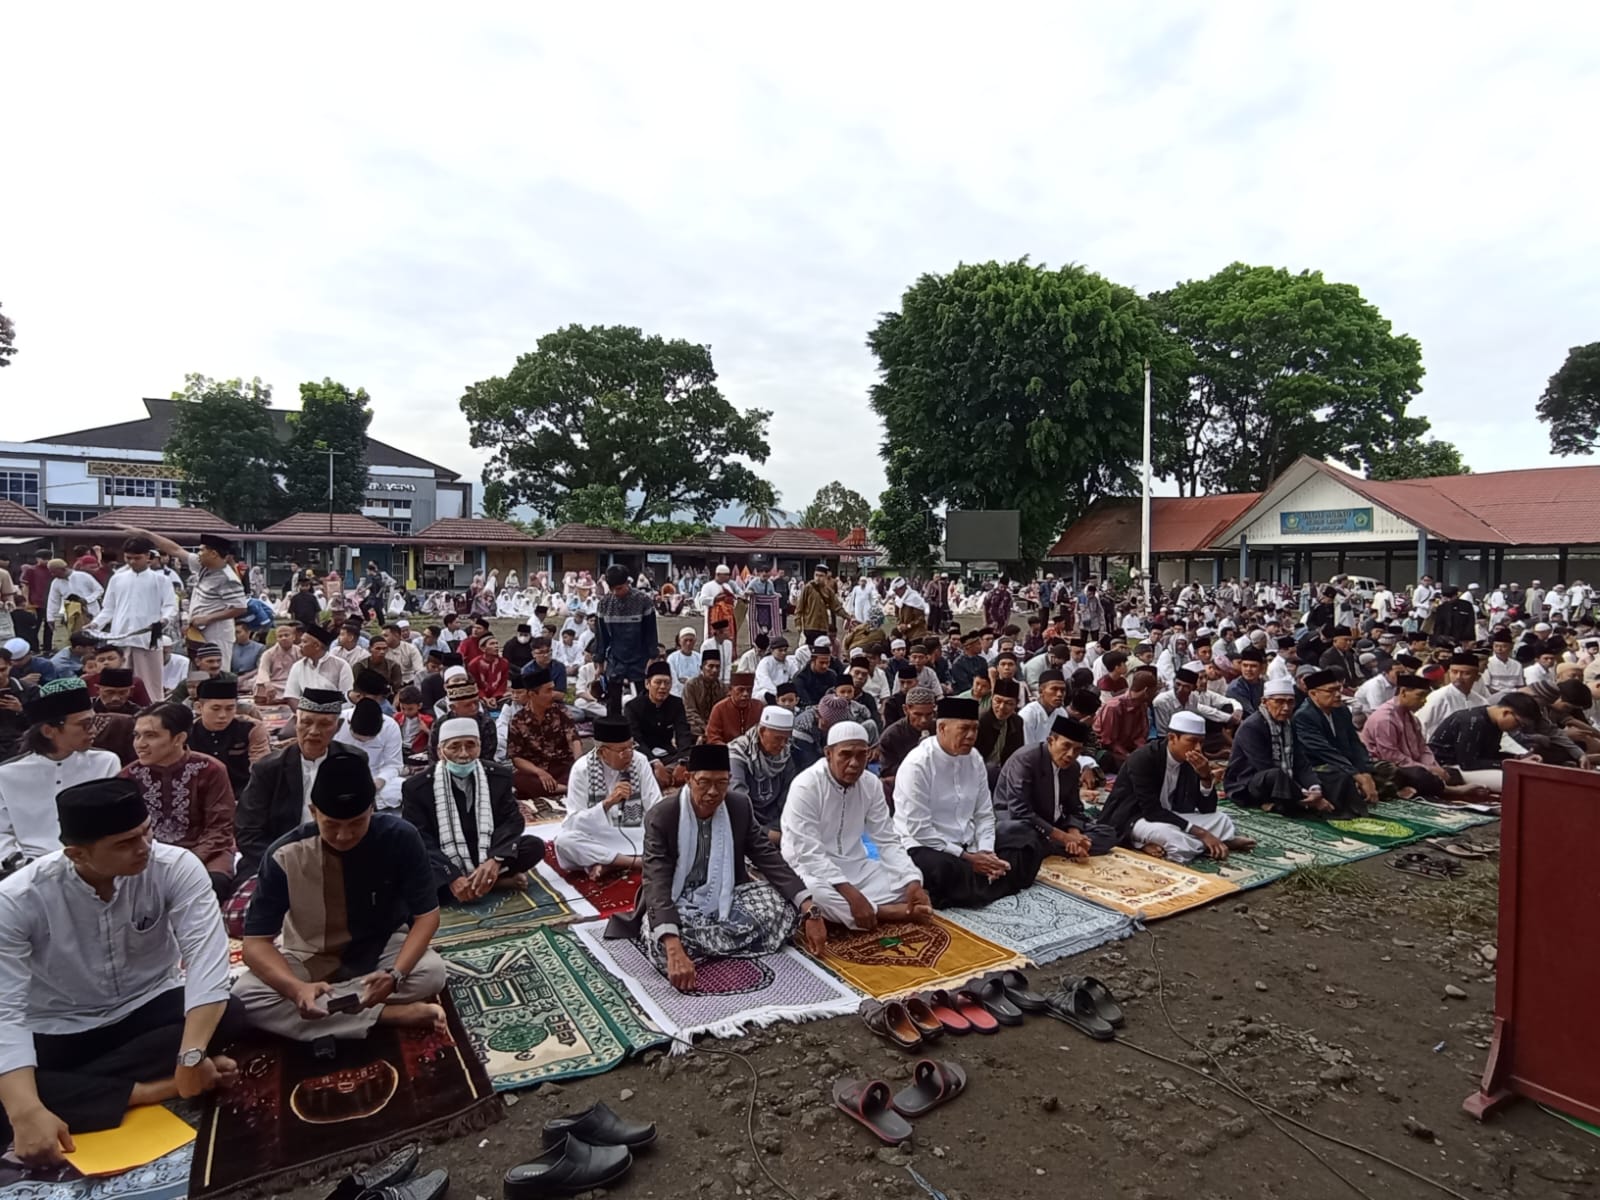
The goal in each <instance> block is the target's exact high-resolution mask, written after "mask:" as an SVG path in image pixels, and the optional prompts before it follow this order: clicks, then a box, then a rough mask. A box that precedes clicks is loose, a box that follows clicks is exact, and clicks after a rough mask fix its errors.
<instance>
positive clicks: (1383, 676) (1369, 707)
mask: <svg viewBox="0 0 1600 1200" xmlns="http://www.w3.org/2000/svg"><path fill="white" fill-rule="evenodd" d="M1408 664H1409V665H1408ZM1421 667H1422V664H1421V663H1420V662H1418V661H1417V660H1416V659H1414V658H1411V657H1410V656H1409V655H1408V656H1406V657H1405V658H1404V659H1403V660H1402V659H1399V658H1396V659H1392V660H1390V663H1389V669H1388V670H1387V671H1379V672H1378V673H1377V674H1376V675H1374V676H1373V677H1372V678H1371V679H1368V680H1366V681H1365V682H1364V683H1362V685H1361V686H1360V687H1358V688H1357V689H1356V694H1355V695H1354V696H1351V697H1350V699H1349V701H1348V702H1347V703H1346V705H1345V707H1346V708H1348V709H1349V710H1350V717H1351V719H1352V720H1354V721H1355V723H1356V728H1357V729H1360V728H1361V727H1362V726H1363V725H1365V724H1366V723H1367V718H1368V717H1370V716H1371V715H1372V714H1373V713H1375V712H1377V711H1378V706H1379V705H1381V704H1387V703H1388V702H1389V701H1390V700H1393V699H1394V695H1395V681H1396V680H1397V679H1399V678H1400V676H1402V675H1410V674H1411V673H1412V672H1413V671H1416V670H1420V669H1421Z"/></svg>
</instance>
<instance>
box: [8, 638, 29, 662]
mask: <svg viewBox="0 0 1600 1200" xmlns="http://www.w3.org/2000/svg"><path fill="white" fill-rule="evenodd" d="M29 649H30V647H29V645H28V642H27V639H26V638H19V637H14V638H8V639H6V644H5V652H6V653H7V654H9V655H10V656H11V657H12V658H16V657H17V656H18V655H22V654H26V653H27V652H28V650H29Z"/></svg>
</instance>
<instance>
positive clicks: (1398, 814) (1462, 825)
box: [1372, 800, 1499, 837]
mask: <svg viewBox="0 0 1600 1200" xmlns="http://www.w3.org/2000/svg"><path fill="white" fill-rule="evenodd" d="M1372 815H1373V816H1375V817H1386V818H1389V819H1391V820H1395V821H1403V822H1405V824H1407V825H1415V826H1416V827H1417V828H1419V829H1424V830H1426V832H1427V834H1428V836H1429V837H1437V836H1438V835H1439V834H1441V833H1442V834H1456V833H1460V832H1462V831H1463V830H1466V829H1473V828H1475V827H1476V826H1479V825H1490V824H1493V823H1494V822H1495V821H1496V820H1498V819H1499V818H1497V817H1491V816H1488V815H1486V814H1484V813H1480V812H1473V811H1472V810H1471V809H1466V808H1448V807H1446V806H1444V805H1441V804H1427V803H1425V802H1423V801H1420V800H1387V801H1385V802H1384V803H1382V804H1380V805H1378V807H1377V808H1376V809H1375V810H1373V814H1372Z"/></svg>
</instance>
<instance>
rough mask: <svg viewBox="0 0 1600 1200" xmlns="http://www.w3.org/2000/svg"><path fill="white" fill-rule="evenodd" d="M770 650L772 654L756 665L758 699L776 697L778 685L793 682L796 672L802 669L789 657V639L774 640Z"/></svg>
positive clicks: (777, 638) (776, 638)
mask: <svg viewBox="0 0 1600 1200" xmlns="http://www.w3.org/2000/svg"><path fill="white" fill-rule="evenodd" d="M768 649H769V650H770V651H771V653H770V654H768V655H767V656H766V657H765V658H763V659H762V660H761V661H760V662H759V663H757V664H756V690H755V696H756V698H757V699H761V698H763V697H765V696H770V695H776V694H777V691H778V685H779V684H781V683H789V682H790V681H792V680H793V679H794V676H795V672H796V671H798V670H799V669H800V668H799V666H798V665H797V664H796V663H795V661H794V660H793V659H791V658H790V657H789V639H788V638H785V637H775V638H773V639H772V641H771V643H770V644H769V646H768Z"/></svg>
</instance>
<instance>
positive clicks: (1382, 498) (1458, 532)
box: [1219, 463, 1527, 543]
mask: <svg viewBox="0 0 1600 1200" xmlns="http://www.w3.org/2000/svg"><path fill="white" fill-rule="evenodd" d="M1321 465H1322V468H1323V470H1324V471H1326V473H1327V474H1329V475H1330V476H1332V477H1333V478H1334V479H1337V480H1338V481H1339V482H1340V483H1342V484H1344V485H1345V486H1346V487H1348V488H1349V489H1350V490H1351V491H1353V492H1356V493H1357V494H1358V495H1361V496H1365V497H1366V498H1367V499H1368V500H1371V501H1372V502H1373V503H1374V504H1376V505H1379V506H1380V507H1382V508H1387V509H1388V510H1389V511H1390V512H1392V513H1394V514H1395V515H1396V516H1398V517H1404V518H1405V519H1406V520H1407V521H1410V522H1411V523H1412V524H1413V525H1419V526H1421V527H1422V528H1423V529H1426V530H1427V531H1428V532H1429V533H1430V534H1432V535H1433V536H1434V537H1437V538H1443V539H1444V540H1445V541H1448V542H1490V543H1498V542H1502V541H1504V540H1505V539H1504V538H1503V537H1502V536H1501V535H1500V534H1499V532H1498V531H1496V530H1495V528H1494V527H1493V526H1492V525H1490V524H1489V523H1488V522H1487V521H1485V520H1484V519H1483V517H1482V516H1480V515H1479V514H1478V513H1476V512H1474V511H1472V507H1471V506H1469V505H1463V504H1461V503H1460V502H1458V501H1457V500H1455V499H1452V498H1451V495H1450V492H1449V491H1448V490H1447V489H1446V488H1444V487H1441V486H1440V485H1441V484H1446V483H1449V482H1452V481H1462V480H1465V481H1481V480H1482V479H1483V476H1481V475H1453V476H1449V475H1447V476H1441V477H1439V478H1437V479H1391V480H1388V481H1382V482H1380V481H1378V480H1373V479H1363V478H1361V477H1360V476H1359V475H1352V474H1350V473H1349V472H1348V471H1341V470H1340V469H1339V468H1338V467H1335V466H1330V465H1329V464H1327V463H1323V464H1321ZM1504 474H1507V475H1523V474H1527V472H1523V471H1507V472H1504ZM1471 490H1475V489H1469V490H1468V491H1467V493H1466V494H1468V495H1470V491H1471ZM1219 532H1220V531H1219Z"/></svg>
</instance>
